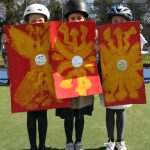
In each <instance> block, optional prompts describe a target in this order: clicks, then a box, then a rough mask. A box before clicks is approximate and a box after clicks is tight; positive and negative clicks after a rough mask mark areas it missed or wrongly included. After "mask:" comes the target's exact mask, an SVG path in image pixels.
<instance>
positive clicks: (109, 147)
mask: <svg viewBox="0 0 150 150" xmlns="http://www.w3.org/2000/svg"><path fill="white" fill-rule="evenodd" d="M104 146H106V149H105V150H114V149H115V146H116V145H115V142H111V141H110V142H109V143H105V144H104Z"/></svg>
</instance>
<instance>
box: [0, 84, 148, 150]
mask: <svg viewBox="0 0 150 150" xmlns="http://www.w3.org/2000/svg"><path fill="white" fill-rule="evenodd" d="M149 91H150V83H149V84H146V93H147V104H146V105H134V106H132V107H131V108H129V109H128V110H126V130H125V141H126V145H127V148H128V150H149V149H150V102H149V101H148V100H149V99H150V92H149ZM95 98H96V100H95V104H94V112H93V116H92V117H88V116H86V117H85V130H84V134H83V144H84V147H85V149H86V150H98V149H99V150H104V147H103V144H104V143H105V142H106V141H107V134H106V127H105V108H103V107H102V106H100V105H99V97H98V96H95ZM10 108H11V106H10V95H9V87H7V86H0V150H28V149H29V142H28V136H27V129H26V113H14V114H12V113H11V109H10ZM46 145H47V147H48V148H47V150H51V149H53V150H61V149H64V147H65V134H64V129H63V120H61V119H60V118H59V117H56V116H55V110H49V111H48V133H47V140H46Z"/></svg>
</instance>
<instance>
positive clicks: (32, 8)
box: [23, 4, 50, 20]
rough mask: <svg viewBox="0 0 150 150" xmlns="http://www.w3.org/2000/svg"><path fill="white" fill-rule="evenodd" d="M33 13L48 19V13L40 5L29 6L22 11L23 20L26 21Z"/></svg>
mask: <svg viewBox="0 0 150 150" xmlns="http://www.w3.org/2000/svg"><path fill="white" fill-rule="evenodd" d="M35 13H38V14H42V15H45V16H46V18H47V20H48V19H49V18H50V12H49V10H48V9H47V8H46V7H45V6H44V5H42V4H31V5H29V6H28V7H27V8H26V9H25V11H24V14H23V18H24V20H26V16H27V15H29V14H35Z"/></svg>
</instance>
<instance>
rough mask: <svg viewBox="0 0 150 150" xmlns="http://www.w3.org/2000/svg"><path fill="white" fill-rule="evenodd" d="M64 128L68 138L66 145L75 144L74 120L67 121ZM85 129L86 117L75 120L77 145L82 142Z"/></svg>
mask: <svg viewBox="0 0 150 150" xmlns="http://www.w3.org/2000/svg"><path fill="white" fill-rule="evenodd" d="M64 128H65V133H66V138H67V141H66V143H70V142H73V139H72V133H73V128H74V119H65V120H64ZM83 129H84V117H81V118H75V135H76V140H75V143H77V142H81V140H82V134H83Z"/></svg>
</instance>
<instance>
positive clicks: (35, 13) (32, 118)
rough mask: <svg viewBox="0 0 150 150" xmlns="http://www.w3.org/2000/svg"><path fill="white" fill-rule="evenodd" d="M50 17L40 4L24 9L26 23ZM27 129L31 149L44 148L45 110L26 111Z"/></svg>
mask: <svg viewBox="0 0 150 150" xmlns="http://www.w3.org/2000/svg"><path fill="white" fill-rule="evenodd" d="M49 17H50V12H49V10H48V9H47V8H46V7H45V6H44V5H42V4H31V5H29V6H28V7H27V8H26V9H25V11H24V15H23V18H24V21H25V22H26V23H44V22H46V21H48V19H49ZM7 42H9V39H8V38H7V35H6V34H4V35H3V36H2V43H7ZM36 121H38V134H39V146H38V147H37V143H36V128H37V125H36ZM27 130H28V136H29V141H30V147H31V150H45V141H46V133H47V110H40V111H30V112H27Z"/></svg>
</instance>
